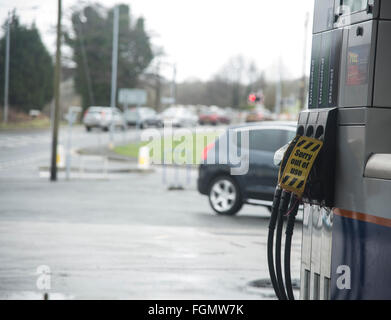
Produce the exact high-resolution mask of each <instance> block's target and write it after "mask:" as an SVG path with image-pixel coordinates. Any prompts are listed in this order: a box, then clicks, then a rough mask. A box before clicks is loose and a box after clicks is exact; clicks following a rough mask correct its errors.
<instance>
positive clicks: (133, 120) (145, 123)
mask: <svg viewBox="0 0 391 320" xmlns="http://www.w3.org/2000/svg"><path fill="white" fill-rule="evenodd" d="M124 117H125V121H126V123H127V124H128V125H129V126H136V125H138V126H139V127H140V128H141V129H144V128H148V127H157V128H160V127H162V126H163V122H162V120H161V119H160V118H159V117H158V115H157V113H156V111H155V110H154V109H152V108H149V107H139V108H131V109H129V110H127V111H125V113H124Z"/></svg>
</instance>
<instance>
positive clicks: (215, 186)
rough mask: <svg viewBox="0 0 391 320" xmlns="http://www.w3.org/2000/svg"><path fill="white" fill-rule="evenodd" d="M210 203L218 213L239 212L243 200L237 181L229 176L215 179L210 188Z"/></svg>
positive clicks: (230, 214)
mask: <svg viewBox="0 0 391 320" xmlns="http://www.w3.org/2000/svg"><path fill="white" fill-rule="evenodd" d="M209 203H210V206H211V207H212V209H213V210H214V211H215V212H216V213H218V214H221V215H228V216H232V215H235V214H236V213H238V212H239V211H240V209H241V208H242V206H243V201H242V199H241V196H240V192H239V188H238V186H237V184H236V182H235V181H234V180H233V179H232V178H231V177H229V176H220V177H217V178H216V179H214V180H213V181H212V183H211V184H210V188H209Z"/></svg>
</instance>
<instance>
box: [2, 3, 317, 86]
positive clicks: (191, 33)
mask: <svg viewBox="0 0 391 320" xmlns="http://www.w3.org/2000/svg"><path fill="white" fill-rule="evenodd" d="M80 2H81V1H76V0H63V8H64V14H65V16H64V22H67V21H66V20H68V19H67V17H69V7H70V6H72V5H74V4H76V3H80ZM85 2H88V1H85ZM92 2H99V3H101V4H103V5H104V6H112V5H115V4H118V3H125V4H129V5H130V7H131V12H132V14H133V15H135V16H140V15H142V16H143V17H144V18H145V19H146V27H147V30H148V31H150V32H151V34H152V35H153V37H152V42H153V43H154V44H155V45H159V46H162V47H163V48H164V50H165V52H166V53H167V60H169V61H170V62H175V63H177V66H178V79H179V80H185V79H189V78H199V79H202V80H206V79H208V78H210V77H212V76H213V75H214V74H215V73H216V72H217V71H218V70H219V69H220V68H221V67H222V66H223V65H224V63H225V62H226V61H227V60H228V59H229V58H230V57H232V56H235V55H238V54H242V55H244V56H245V57H247V58H249V59H254V60H255V62H256V63H257V65H258V67H259V68H260V69H262V70H265V71H266V72H267V76H268V77H269V78H270V77H274V76H275V73H276V70H277V65H278V61H279V58H278V57H279V56H281V60H282V63H283V65H284V68H283V69H284V77H296V76H300V75H301V73H302V65H303V62H302V61H303V47H304V21H305V16H306V13H307V12H308V13H310V14H309V16H310V26H309V30H308V35H309V37H308V50H307V52H308V53H307V61H309V58H310V57H309V55H310V54H309V53H310V48H311V37H310V35H311V30H312V10H313V2H314V1H313V0H297V1H294V0H279V1H276V0H274V1H271V0H132V1H129V0H124V1H115V0H101V1H92ZM34 7H35V8H34ZM12 8H16V9H17V11H18V13H19V15H20V16H21V20H22V22H23V23H31V22H32V21H35V22H36V25H37V26H38V28H39V30H40V32H41V35H42V37H43V40H44V42H45V43H46V44H47V46H48V48H49V50H50V51H51V53H54V48H55V46H54V43H55V33H54V26H55V25H56V19H57V0H29V1H26V0H0V21H1V24H2V23H3V22H4V20H5V18H6V16H7V10H8V9H12ZM306 65H307V67H306V69H307V73H308V70H309V62H308V63H307V64H306ZM167 72H168V71H167Z"/></svg>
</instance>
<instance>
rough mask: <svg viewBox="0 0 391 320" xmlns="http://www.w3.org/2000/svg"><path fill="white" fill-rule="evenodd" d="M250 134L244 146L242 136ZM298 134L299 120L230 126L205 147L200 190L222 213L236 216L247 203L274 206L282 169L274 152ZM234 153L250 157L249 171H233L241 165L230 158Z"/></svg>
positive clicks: (199, 182)
mask: <svg viewBox="0 0 391 320" xmlns="http://www.w3.org/2000/svg"><path fill="white" fill-rule="evenodd" d="M247 133H248V135H247V137H248V139H247V141H248V143H247V144H246V145H245V146H242V145H241V141H242V135H243V134H247ZM295 135H296V123H293V122H263V123H254V124H246V125H242V126H236V127H230V128H229V129H227V131H226V132H225V133H224V134H223V135H221V136H220V138H218V139H217V140H216V141H215V143H213V144H211V145H209V146H207V147H206V148H205V150H204V153H203V162H202V164H201V165H200V167H199V176H198V183H197V184H198V191H199V192H200V193H201V194H204V195H207V196H208V197H209V203H210V205H211V207H212V208H213V210H214V211H215V212H217V213H218V214H221V215H235V214H236V213H237V212H239V210H240V209H241V208H242V206H243V204H245V203H247V204H253V205H263V206H266V207H268V208H269V209H270V208H271V205H272V201H273V195H274V190H275V187H276V184H277V179H278V169H279V168H278V167H277V166H276V165H274V162H273V159H274V153H275V152H276V151H277V150H278V149H280V148H281V147H283V146H284V145H286V144H288V143H289V142H290V141H291V140H292V139H293V138H294V137H295ZM233 137H236V138H233ZM244 141H246V140H244ZM226 146H228V147H226ZM232 146H235V148H233V147H232ZM222 149H224V150H227V151H221V150H222ZM231 149H233V150H231ZM232 152H234V153H236V156H237V157H238V156H240V157H242V158H243V159H244V160H245V159H247V160H248V161H247V164H248V166H247V167H248V171H247V172H243V173H242V174H238V175H237V174H236V173H235V175H234V174H233V172H232V169H234V168H236V169H238V164H237V163H233V162H232V161H229V160H228V161H227V159H231V158H230V157H229V155H230V154H232ZM225 154H227V155H228V156H223V158H224V159H222V156H221V155H225ZM246 155H247V158H246ZM243 159H242V160H243ZM222 160H223V161H222ZM244 167H245V168H246V166H244Z"/></svg>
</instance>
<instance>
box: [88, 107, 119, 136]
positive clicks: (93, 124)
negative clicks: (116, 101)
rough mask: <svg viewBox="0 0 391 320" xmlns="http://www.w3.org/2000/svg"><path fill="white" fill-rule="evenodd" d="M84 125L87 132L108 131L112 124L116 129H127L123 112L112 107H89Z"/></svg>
mask: <svg viewBox="0 0 391 320" xmlns="http://www.w3.org/2000/svg"><path fill="white" fill-rule="evenodd" d="M83 124H84V126H85V128H86V130H87V131H90V130H91V129H92V128H100V129H102V130H104V131H108V130H109V129H110V125H111V124H112V125H113V126H114V127H115V128H121V129H123V130H125V129H126V123H125V119H124V117H123V115H122V113H121V111H120V110H119V109H117V108H111V107H89V108H88V109H87V110H86V111H85V113H84V116H83Z"/></svg>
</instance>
